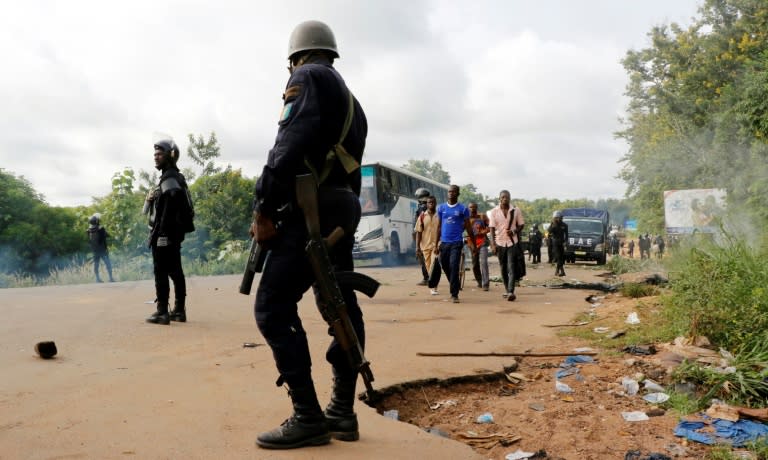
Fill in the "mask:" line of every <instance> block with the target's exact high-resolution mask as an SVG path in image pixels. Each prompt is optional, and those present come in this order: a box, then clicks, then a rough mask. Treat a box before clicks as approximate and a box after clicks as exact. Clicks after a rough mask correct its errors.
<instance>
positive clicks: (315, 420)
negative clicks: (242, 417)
mask: <svg viewBox="0 0 768 460" xmlns="http://www.w3.org/2000/svg"><path fill="white" fill-rule="evenodd" d="M288 394H289V395H290V396H291V401H292V402H293V415H291V416H290V417H289V418H288V420H286V421H284V422H283V423H282V424H281V425H280V426H279V427H277V428H275V429H274V430H272V431H267V432H266V433H261V434H260V435H259V437H258V438H256V445H258V446H259V447H262V448H264V449H295V448H297V447H304V446H320V445H323V444H328V443H329V442H331V435H330V433H329V432H328V423H327V422H326V421H325V416H324V415H323V411H322V410H321V409H320V403H318V402H317V394H316V393H315V387H314V386H313V385H311V384H310V385H309V386H306V387H300V388H293V389H290V390H289V391H288Z"/></svg>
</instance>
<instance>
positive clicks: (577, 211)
mask: <svg viewBox="0 0 768 460" xmlns="http://www.w3.org/2000/svg"><path fill="white" fill-rule="evenodd" d="M562 213H563V222H565V223H566V224H568V240H567V241H566V244H565V260H566V262H571V263H573V262H576V260H594V261H595V262H597V264H598V265H604V264H605V261H606V254H607V251H608V219H609V215H608V211H604V210H602V209H593V208H568V209H563V210H562Z"/></svg>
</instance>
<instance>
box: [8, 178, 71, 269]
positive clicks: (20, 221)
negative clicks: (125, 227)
mask: <svg viewBox="0 0 768 460" xmlns="http://www.w3.org/2000/svg"><path fill="white" fill-rule="evenodd" d="M76 222H77V214H76V212H75V211H74V210H73V209H69V208H59V207H50V206H48V205H47V204H46V203H45V202H44V201H43V199H42V196H40V195H39V194H38V193H37V192H35V191H34V190H33V189H32V186H31V185H30V184H29V182H28V181H27V180H26V179H24V178H23V177H16V176H14V175H13V174H10V173H6V172H5V171H4V170H2V169H0V273H6V274H12V273H19V274H29V275H33V276H45V275H47V273H48V271H49V269H50V268H53V267H59V266H62V265H65V264H66V263H67V258H68V257H69V256H70V255H71V254H72V253H74V252H77V251H79V250H81V249H82V248H83V247H84V245H85V238H84V235H81V234H79V233H78V229H77V225H76Z"/></svg>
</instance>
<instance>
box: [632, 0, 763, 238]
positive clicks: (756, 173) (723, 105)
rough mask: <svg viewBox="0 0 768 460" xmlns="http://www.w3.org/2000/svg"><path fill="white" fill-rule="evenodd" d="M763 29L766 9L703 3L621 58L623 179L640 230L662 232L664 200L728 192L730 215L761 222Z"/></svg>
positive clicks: (757, 4) (735, 0)
mask: <svg viewBox="0 0 768 460" xmlns="http://www.w3.org/2000/svg"><path fill="white" fill-rule="evenodd" d="M766 31H768V4H766V3H765V2H764V1H762V0H707V1H705V2H704V5H703V6H702V7H701V9H700V17H699V18H696V19H695V20H694V22H693V23H692V24H691V26H690V27H688V28H687V29H683V28H681V27H680V26H678V25H677V24H671V25H669V26H666V25H664V26H657V27H654V28H653V29H652V30H651V32H650V33H649V34H648V35H649V36H650V38H651V43H652V45H651V46H650V47H648V48H646V49H642V50H639V51H635V50H632V51H629V52H628V53H627V55H626V57H625V59H624V61H623V64H624V68H625V69H626V71H627V73H628V75H629V79H630V82H629V84H628V86H627V95H628V96H629V98H630V102H629V107H628V114H627V117H626V119H625V120H624V124H625V127H626V129H624V130H623V131H621V132H619V133H617V136H618V137H621V138H623V139H625V140H626V141H627V142H628V144H629V153H628V154H627V155H626V156H625V157H624V158H623V162H624V167H623V169H622V171H621V174H620V177H621V178H622V179H624V181H626V182H627V196H628V197H629V198H630V199H631V200H632V204H633V207H634V209H635V210H636V214H635V217H637V218H638V220H639V225H640V227H641V228H643V229H646V231H650V232H653V233H660V232H661V230H662V229H663V226H664V215H663V212H664V208H663V206H662V199H663V198H662V197H663V195H662V194H663V192H664V191H665V190H673V189H687V188H725V189H727V191H728V201H729V204H730V206H731V208H734V207H736V205H738V207H744V208H745V209H746V210H747V211H748V212H749V213H750V214H752V215H753V216H755V217H757V218H758V219H759V220H760V221H761V222H766V220H768V210H767V209H768V207H766V206H765V204H766V198H765V197H766V192H768V166H766V163H768V162H766V159H767V158H768V152H767V150H768V149H767V148H766V126H768V113H766V106H765V100H766V99H765V96H766V91H767V90H766V86H765V82H766V79H767V78H768V76H767V75H768V72H767V71H766V69H768V54H767V53H768V32H766ZM724 165H728V167H723V166H724Z"/></svg>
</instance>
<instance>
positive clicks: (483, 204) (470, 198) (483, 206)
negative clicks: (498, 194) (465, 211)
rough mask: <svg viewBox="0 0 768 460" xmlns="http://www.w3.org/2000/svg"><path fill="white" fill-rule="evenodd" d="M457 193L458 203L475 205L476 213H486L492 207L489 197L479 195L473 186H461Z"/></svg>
mask: <svg viewBox="0 0 768 460" xmlns="http://www.w3.org/2000/svg"><path fill="white" fill-rule="evenodd" d="M459 191H460V192H459V193H460V195H459V201H460V202H462V203H464V204H469V203H477V212H487V211H488V210H489V209H491V208H492V207H493V206H492V205H491V203H490V200H489V197H487V196H484V195H483V194H482V193H480V192H479V191H478V190H477V187H475V186H474V185H473V184H467V185H462V186H460V187H459Z"/></svg>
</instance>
